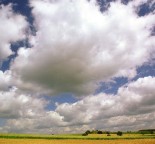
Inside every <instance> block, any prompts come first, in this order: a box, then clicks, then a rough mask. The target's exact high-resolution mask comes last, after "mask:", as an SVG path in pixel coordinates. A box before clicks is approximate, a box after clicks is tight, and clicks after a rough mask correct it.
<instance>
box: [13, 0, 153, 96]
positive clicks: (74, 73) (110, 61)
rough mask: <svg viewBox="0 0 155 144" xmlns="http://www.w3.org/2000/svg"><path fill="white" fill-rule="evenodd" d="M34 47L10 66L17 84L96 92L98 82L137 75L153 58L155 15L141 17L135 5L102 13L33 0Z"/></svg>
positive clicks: (85, 5)
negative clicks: (152, 30) (152, 31)
mask: <svg viewBox="0 0 155 144" xmlns="http://www.w3.org/2000/svg"><path fill="white" fill-rule="evenodd" d="M30 4H31V6H32V7H33V11H32V13H33V16H34V18H35V27H36V30H37V33H36V36H33V37H30V41H32V44H33V47H32V48H30V49H24V48H21V49H20V50H19V52H18V57H16V59H15V61H14V62H13V64H12V66H11V70H12V71H13V75H14V77H15V79H16V80H18V83H17V85H18V86H19V87H20V88H22V89H26V90H34V91H37V92H38V91H42V92H45V93H48V94H57V93H63V92H72V93H74V94H77V95H84V94H91V93H93V92H94V90H95V89H96V87H97V85H96V84H97V83H98V82H99V81H104V80H107V79H108V80H109V79H110V78H113V77H119V76H124V77H129V78H131V77H134V76H135V75H136V68H137V67H138V66H141V65H143V64H144V63H145V62H148V61H149V60H150V59H151V55H150V53H153V51H154V45H155V44H154V41H155V38H154V37H153V36H152V37H151V36H150V34H151V28H152V27H153V26H154V24H155V22H154V14H149V15H147V16H144V17H138V15H137V14H136V12H135V9H134V8H133V7H132V6H131V5H123V4H121V3H119V2H112V3H111V5H110V7H109V9H108V10H107V11H105V12H104V13H101V12H100V10H99V7H98V6H97V5H95V4H94V3H91V2H88V1H86V0H78V1H76V0H73V1H70V0H60V1H50V0H47V1H43V0H32V1H30Z"/></svg>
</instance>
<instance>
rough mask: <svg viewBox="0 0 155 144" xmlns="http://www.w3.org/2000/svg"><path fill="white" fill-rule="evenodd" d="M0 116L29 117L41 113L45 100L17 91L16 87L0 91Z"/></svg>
mask: <svg viewBox="0 0 155 144" xmlns="http://www.w3.org/2000/svg"><path fill="white" fill-rule="evenodd" d="M0 105H1V108H0V118H19V117H23V118H24V117H28V118H31V117H32V116H33V114H35V115H36V114H39V113H42V111H43V109H44V105H45V102H44V101H42V100H40V99H37V98H33V97H32V96H30V95H24V94H21V93H20V92H18V90H17V88H11V89H10V90H9V91H0Z"/></svg>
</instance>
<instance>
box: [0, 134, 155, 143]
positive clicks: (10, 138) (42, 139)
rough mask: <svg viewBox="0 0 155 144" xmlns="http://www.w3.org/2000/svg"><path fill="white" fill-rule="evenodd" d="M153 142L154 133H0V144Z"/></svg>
mask: <svg viewBox="0 0 155 144" xmlns="http://www.w3.org/2000/svg"><path fill="white" fill-rule="evenodd" d="M10 143H11V144H31V143H32V144H47V143H48V144H62V143H63V144H154V143H155V134H123V135H122V136H117V135H116V134H111V135H110V136H107V134H89V135H87V136H82V135H81V134H58V135H41V134H0V144H10Z"/></svg>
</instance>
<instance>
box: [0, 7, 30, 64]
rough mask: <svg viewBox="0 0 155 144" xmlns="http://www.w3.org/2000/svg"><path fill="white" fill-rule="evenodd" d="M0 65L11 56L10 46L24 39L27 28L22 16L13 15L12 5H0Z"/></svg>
mask: <svg viewBox="0 0 155 144" xmlns="http://www.w3.org/2000/svg"><path fill="white" fill-rule="evenodd" d="M0 17H1V19H0V31H1V34H0V63H1V61H3V60H4V59H6V58H7V57H8V56H10V55H11V54H13V52H12V50H11V49H10V45H11V43H13V42H16V41H18V40H22V39H23V38H25V29H26V27H27V26H28V24H27V22H26V19H25V17H24V16H22V15H20V14H15V13H14V12H13V10H12V5H11V4H10V5H7V6H4V5H0Z"/></svg>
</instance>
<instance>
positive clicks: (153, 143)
mask: <svg viewBox="0 0 155 144" xmlns="http://www.w3.org/2000/svg"><path fill="white" fill-rule="evenodd" d="M0 144H155V139H139V140H138V139H137V140H39V139H35V140H34V139H0Z"/></svg>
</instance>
